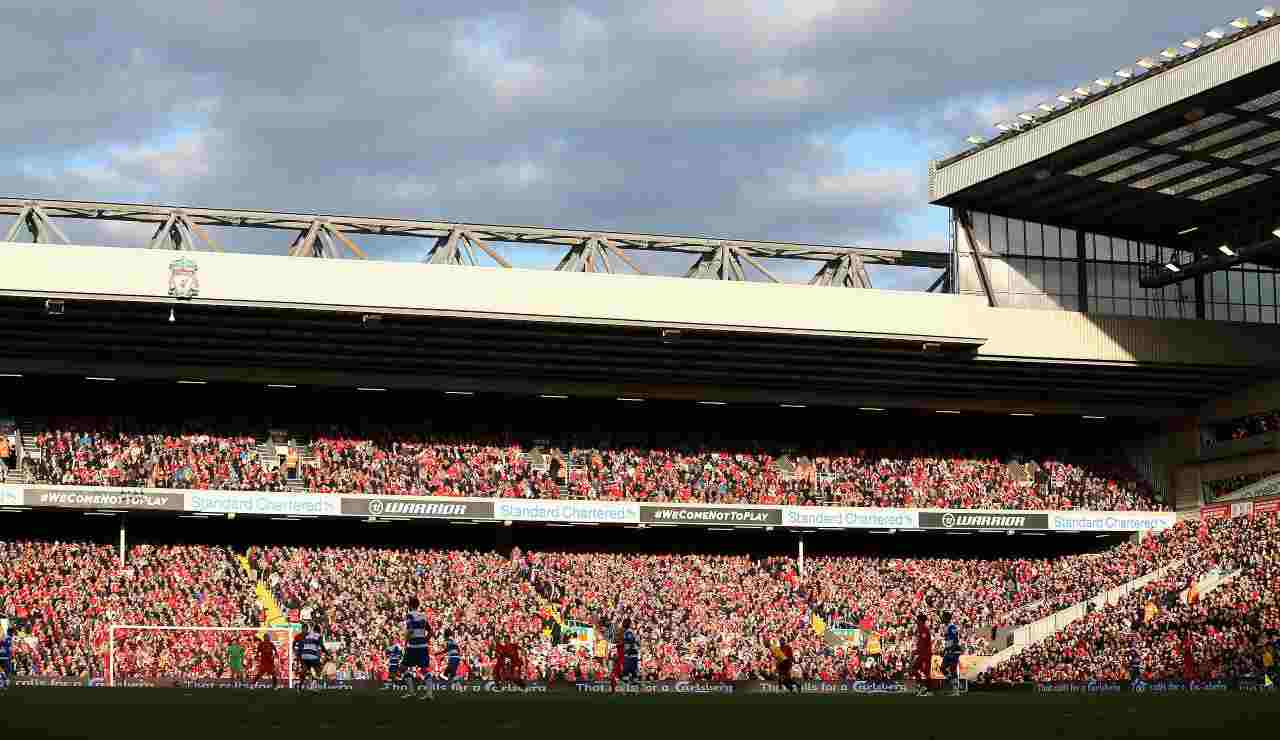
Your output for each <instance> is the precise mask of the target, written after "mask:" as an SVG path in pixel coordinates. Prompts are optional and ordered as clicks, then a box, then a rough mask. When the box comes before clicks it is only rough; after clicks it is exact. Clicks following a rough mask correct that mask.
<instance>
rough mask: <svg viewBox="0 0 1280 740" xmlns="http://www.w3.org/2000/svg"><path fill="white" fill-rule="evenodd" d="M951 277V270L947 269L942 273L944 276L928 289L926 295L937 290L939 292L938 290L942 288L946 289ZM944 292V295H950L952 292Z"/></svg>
mask: <svg viewBox="0 0 1280 740" xmlns="http://www.w3.org/2000/svg"><path fill="white" fill-rule="evenodd" d="M950 277H951V268H947V269H945V270H943V271H942V274H941V275H939V276H938V279H937V280H934V281H933V285H930V286H929V289H928V290H926V291H925V292H926V293H932V292H934V291H935V290H937V289H938V288H941V287H944V286H947V285H949V282H948V279H949V278H950ZM943 292H944V293H950V292H951V291H950V290H943Z"/></svg>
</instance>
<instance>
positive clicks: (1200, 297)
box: [1195, 275, 1208, 319]
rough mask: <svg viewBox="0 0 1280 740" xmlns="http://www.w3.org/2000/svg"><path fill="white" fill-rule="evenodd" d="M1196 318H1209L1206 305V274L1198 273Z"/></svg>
mask: <svg viewBox="0 0 1280 740" xmlns="http://www.w3.org/2000/svg"><path fill="white" fill-rule="evenodd" d="M1195 280H1196V318H1197V319H1205V318H1207V313H1208V312H1207V311H1205V305H1204V275H1196V278H1195Z"/></svg>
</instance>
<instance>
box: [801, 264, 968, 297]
mask: <svg viewBox="0 0 1280 740" xmlns="http://www.w3.org/2000/svg"><path fill="white" fill-rule="evenodd" d="M943 275H946V271H945V270H944V271H943ZM809 284H810V285H821V286H824V287H831V286H835V287H840V288H870V287H871V276H870V275H868V274H867V268H866V266H865V265H863V263H862V260H861V259H859V258H858V256H857V255H845V256H843V257H840V258H839V259H834V260H831V261H830V262H827V263H826V264H825V265H823V266H822V269H820V270H818V274H816V275H814V276H813V279H812V280H810V281H809ZM930 290H932V288H930Z"/></svg>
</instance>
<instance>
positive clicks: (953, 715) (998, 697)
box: [0, 688, 1280, 740]
mask: <svg viewBox="0 0 1280 740" xmlns="http://www.w3.org/2000/svg"><path fill="white" fill-rule="evenodd" d="M1277 720H1280V696H1277V695H1276V694H1274V693H1271V694H1168V695H1109V696H1080V695H1048V694H1033V693H1025V694H1012V693H993V694H980V693H973V694H969V695H967V696H962V697H950V696H932V697H928V698H919V697H915V696H831V695H804V696H769V695H764V696H759V695H755V696H672V695H663V696H616V697H615V696H607V695H604V696H601V695H574V694H550V695H542V696H530V695H511V694H501V695H484V694H465V695H446V694H438V695H437V699H436V701H434V702H431V703H427V702H419V701H403V700H401V699H399V698H398V697H396V696H394V695H390V694H386V693H367V692H366V693H360V692H333V693H328V694H321V695H306V696H299V695H297V693H296V692H293V691H287V690H284V691H276V692H271V691H252V692H251V691H236V690H210V689H204V690H180V689H101V688H97V689H65V688H62V689H30V688H27V689H13V690H10V691H4V692H0V727H3V728H4V732H3V733H0V736H3V737H5V738H41V737H48V738H95V739H101V740H114V739H116V738H119V739H120V740H142V739H144V738H165V740H183V739H185V738H219V739H220V740H245V739H248V738H272V739H273V740H275V739H278V738H295V737H296V738H330V737H333V738H348V739H354V740H370V739H371V738H377V737H392V736H393V735H392V733H400V734H399V737H405V738H412V737H460V738H484V737H490V736H494V735H499V736H500V735H506V734H515V735H518V734H521V733H527V734H528V733H533V734H536V735H537V736H539V737H541V736H557V737H562V738H579V737H604V738H606V740H614V736H624V735H625V736H636V737H650V738H654V737H657V738H660V740H665V739H666V738H670V737H706V738H715V737H726V738H737V737H759V736H762V735H764V734H768V733H773V734H775V736H778V737H782V738H784V739H785V740H793V739H795V740H798V738H800V737H805V736H808V737H822V736H839V737H853V738H860V739H866V738H874V739H875V740H904V739H905V738H937V739H938V740H964V739H966V738H984V739H989V740H998V739H999V738H1018V740H1026V739H1027V738H1037V737H1049V738H1105V737H1150V738H1156V737H1164V738H1176V737H1186V738H1191V737H1195V738H1199V740H1207V738H1211V737H1233V736H1234V737H1240V738H1246V739H1250V740H1251V739H1252V738H1261V737H1267V736H1270V735H1272V734H1273V733H1274V730H1275V728H1276V727H1277V726H1280V725H1278V724H1277ZM440 733H447V734H440Z"/></svg>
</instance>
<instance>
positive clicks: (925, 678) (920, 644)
mask: <svg viewBox="0 0 1280 740" xmlns="http://www.w3.org/2000/svg"><path fill="white" fill-rule="evenodd" d="M932 673H933V635H932V634H930V632H929V618H928V617H927V616H925V615H924V614H921V615H919V616H918V617H916V662H915V665H914V666H913V667H912V670H911V674H912V676H914V677H916V678H918V679H919V680H920V682H921V683H920V692H919V693H920V696H928V694H929V686H930V684H931V683H932V679H933V675H932Z"/></svg>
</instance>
